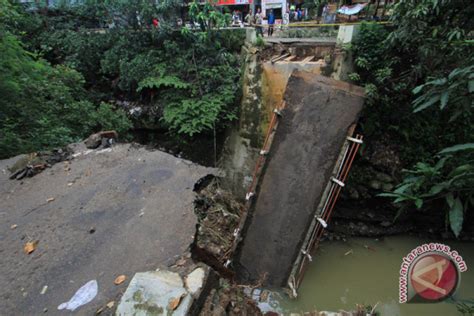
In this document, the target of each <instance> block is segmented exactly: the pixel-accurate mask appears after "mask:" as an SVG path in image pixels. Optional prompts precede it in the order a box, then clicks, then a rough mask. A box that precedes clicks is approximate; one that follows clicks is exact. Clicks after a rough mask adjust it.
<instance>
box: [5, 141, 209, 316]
mask: <svg viewBox="0 0 474 316" xmlns="http://www.w3.org/2000/svg"><path fill="white" fill-rule="evenodd" d="M14 161H15V160H13V159H11V160H2V161H0V171H1V170H5V169H6V167H7V166H8V165H10V166H11V165H12V164H13V163H14ZM68 168H70V170H67V169H68ZM68 168H66V170H65V165H64V164H63V163H59V164H56V165H54V166H53V167H52V168H51V169H46V170H45V171H43V172H42V173H41V174H38V175H36V176H35V177H33V178H27V179H24V180H23V181H16V180H8V172H7V171H3V172H2V174H0V175H1V177H0V194H1V199H0V220H1V223H2V229H1V231H0V252H1V256H2V264H1V265H0V275H2V277H1V278H0V311H1V314H2V315H42V314H43V311H44V309H47V310H48V312H47V314H48V315H57V314H61V315H64V314H67V313H66V312H64V311H62V312H60V311H58V310H57V306H58V305H59V304H61V303H63V302H66V301H68V300H69V299H70V298H71V296H72V295H73V294H74V293H75V292H76V290H77V289H79V288H80V287H81V286H82V285H84V284H85V283H86V282H88V281H89V280H93V279H96V280H97V282H98V288H99V291H98V295H97V297H95V299H94V300H93V301H91V302H90V303H88V304H87V305H85V306H83V307H81V308H79V309H78V310H77V311H76V312H75V315H94V314H95V311H96V310H97V309H98V308H99V307H102V306H104V305H105V304H106V303H107V302H109V301H112V300H115V301H116V302H117V298H118V297H119V296H120V294H121V293H123V291H124V290H125V288H126V287H127V285H128V283H129V282H130V280H131V278H132V276H133V275H134V274H135V272H137V271H148V270H155V269H156V268H157V267H159V266H163V265H167V264H168V263H171V262H174V261H176V259H177V256H180V255H181V254H183V252H186V251H187V248H188V246H189V244H190V243H191V242H192V236H193V235H194V231H195V225H196V217H195V215H194V212H193V200H194V197H195V195H194V192H193V191H192V190H193V186H194V184H195V182H196V181H197V180H198V179H199V178H201V177H203V176H205V175H206V174H209V173H213V172H214V171H215V170H213V169H210V168H205V167H202V166H199V165H196V164H194V163H192V162H190V161H187V160H184V159H179V158H176V157H173V156H171V155H169V154H166V153H164V152H160V151H149V150H146V149H144V148H138V149H137V148H134V146H131V145H117V146H115V147H113V148H112V149H107V150H105V151H92V152H90V153H89V154H87V155H86V156H84V155H83V156H79V157H77V158H75V159H74V160H72V162H71V164H70V165H69V166H68ZM69 183H72V184H71V185H68V184H69ZM49 197H54V198H55V200H54V201H52V202H49V203H48V202H46V199H47V198H49ZM13 224H15V225H18V226H17V228H16V229H10V226H11V225H13ZM91 227H94V229H95V232H94V233H90V229H91ZM28 240H39V244H38V248H37V249H36V250H35V251H34V252H33V253H32V254H30V255H27V254H25V253H24V252H23V245H24V243H25V242H26V241H28ZM120 274H125V275H127V276H128V278H127V280H126V281H125V282H124V283H122V284H121V285H119V286H116V285H114V279H115V278H116V277H117V276H118V275H120ZM46 285H47V286H48V289H47V291H46V293H45V294H40V292H41V291H42V288H43V287H44V286H46Z"/></svg>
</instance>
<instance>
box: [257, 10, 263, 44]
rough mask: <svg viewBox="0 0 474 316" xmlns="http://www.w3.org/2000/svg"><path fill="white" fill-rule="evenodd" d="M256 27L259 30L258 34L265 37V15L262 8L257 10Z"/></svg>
mask: <svg viewBox="0 0 474 316" xmlns="http://www.w3.org/2000/svg"><path fill="white" fill-rule="evenodd" d="M255 24H256V26H255V29H256V30H257V36H258V35H260V36H261V37H263V29H262V24H263V16H262V12H261V10H260V8H258V10H257V14H255Z"/></svg>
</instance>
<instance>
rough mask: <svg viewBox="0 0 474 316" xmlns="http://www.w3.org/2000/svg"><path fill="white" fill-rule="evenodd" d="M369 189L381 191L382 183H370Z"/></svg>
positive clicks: (372, 181)
mask: <svg viewBox="0 0 474 316" xmlns="http://www.w3.org/2000/svg"><path fill="white" fill-rule="evenodd" d="M369 187H371V188H372V189H374V190H380V189H381V188H382V183H381V182H380V181H378V180H375V179H374V180H371V181H370V182H369Z"/></svg>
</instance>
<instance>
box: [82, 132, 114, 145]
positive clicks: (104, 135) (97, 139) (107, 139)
mask: <svg viewBox="0 0 474 316" xmlns="http://www.w3.org/2000/svg"><path fill="white" fill-rule="evenodd" d="M117 138H118V134H117V132H116V131H102V132H99V133H95V134H92V135H90V136H89V137H88V138H87V139H86V140H85V141H84V144H85V145H86V147H87V148H89V149H96V148H97V147H99V146H100V145H104V147H108V146H110V145H111V144H112V143H113V142H114V140H115V139H117ZM103 139H104V143H103V141H102V140H103Z"/></svg>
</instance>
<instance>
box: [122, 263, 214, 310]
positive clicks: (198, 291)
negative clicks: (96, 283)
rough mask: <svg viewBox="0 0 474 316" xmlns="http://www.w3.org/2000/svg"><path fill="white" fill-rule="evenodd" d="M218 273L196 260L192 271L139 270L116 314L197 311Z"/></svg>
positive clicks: (212, 286) (123, 296)
mask: <svg viewBox="0 0 474 316" xmlns="http://www.w3.org/2000/svg"><path fill="white" fill-rule="evenodd" d="M218 280H219V278H218V276H217V275H216V273H215V272H214V270H212V269H211V268H210V267H208V266H206V265H203V264H197V265H195V266H194V267H193V270H192V271H191V272H190V273H187V274H183V273H179V272H175V271H171V270H164V269H158V270H156V271H148V272H138V273H136V274H135V275H134V276H133V278H132V280H131V281H130V284H129V285H128V287H127V289H126V291H125V292H124V294H123V295H122V298H121V299H120V303H119V304H118V306H117V310H116V315H117V316H125V315H155V314H156V315H160V314H162V313H166V314H168V315H191V316H193V315H198V314H199V313H200V311H201V307H202V306H203V304H204V302H205V300H206V298H207V297H208V295H209V293H210V291H211V290H212V289H213V288H215V287H217V285H218Z"/></svg>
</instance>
